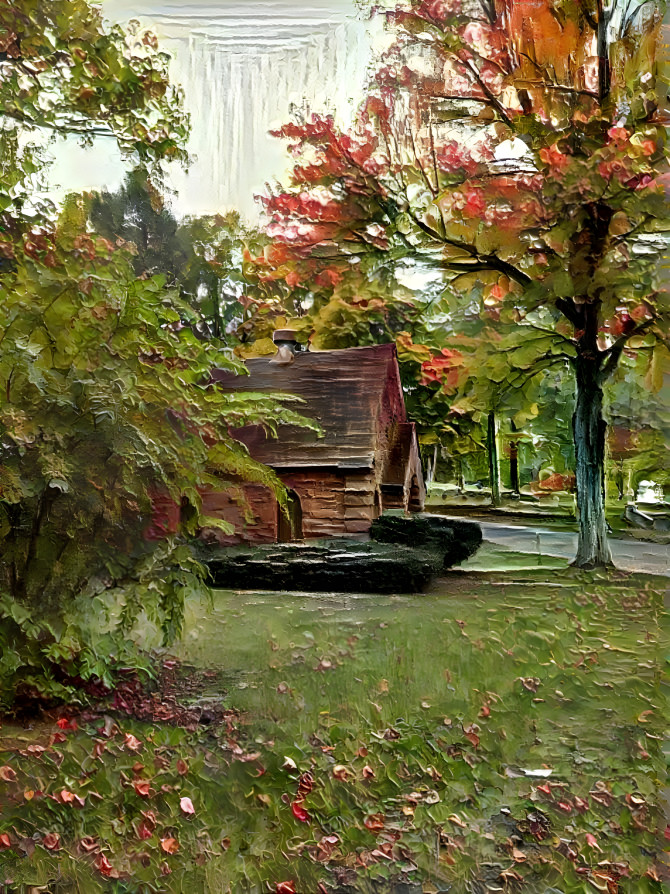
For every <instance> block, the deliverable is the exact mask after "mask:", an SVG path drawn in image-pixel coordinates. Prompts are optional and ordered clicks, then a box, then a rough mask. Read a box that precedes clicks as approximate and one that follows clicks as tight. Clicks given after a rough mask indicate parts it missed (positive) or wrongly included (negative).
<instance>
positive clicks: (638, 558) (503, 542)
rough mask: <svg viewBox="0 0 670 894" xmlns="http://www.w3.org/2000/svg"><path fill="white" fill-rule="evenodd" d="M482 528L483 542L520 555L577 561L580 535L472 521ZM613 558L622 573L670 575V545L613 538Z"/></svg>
mask: <svg viewBox="0 0 670 894" xmlns="http://www.w3.org/2000/svg"><path fill="white" fill-rule="evenodd" d="M475 520H476V521H477V522H478V524H480V525H481V526H482V532H483V534H484V539H485V540H488V541H489V542H490V543H495V544H497V545H498V546H505V547H507V548H508V549H512V550H516V552H520V553H536V554H537V553H539V554H541V555H543V556H555V557H556V558H559V559H574V557H575V553H576V551H577V535H576V534H573V533H571V532H569V531H550V530H548V529H547V528H540V527H534V526H533V527H526V526H522V525H504V524H499V523H497V522H485V521H479V520H478V519H473V521H475ZM610 549H611V550H612V558H613V559H614V564H615V565H616V566H617V568H621V569H622V570H623V571H642V572H645V573H646V574H661V575H670V544H667V543H644V542H643V541H641V540H618V539H616V538H613V537H612V538H610Z"/></svg>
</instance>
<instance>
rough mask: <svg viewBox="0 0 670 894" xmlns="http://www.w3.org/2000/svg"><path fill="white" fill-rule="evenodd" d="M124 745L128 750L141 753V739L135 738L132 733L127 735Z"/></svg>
mask: <svg viewBox="0 0 670 894" xmlns="http://www.w3.org/2000/svg"><path fill="white" fill-rule="evenodd" d="M123 744H124V745H125V746H126V748H129V749H130V750H131V751H141V750H142V743H141V742H140V740H139V739H137V738H136V737H135V736H133V734H132V733H126V735H125V738H124V741H123Z"/></svg>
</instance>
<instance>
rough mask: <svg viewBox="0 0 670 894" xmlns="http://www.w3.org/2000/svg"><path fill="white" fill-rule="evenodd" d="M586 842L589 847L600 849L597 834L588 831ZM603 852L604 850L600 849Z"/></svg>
mask: <svg viewBox="0 0 670 894" xmlns="http://www.w3.org/2000/svg"><path fill="white" fill-rule="evenodd" d="M586 843H587V844H588V846H589V847H592V848H595V850H597V851H600V847H599V845H598V841H597V839H596V836H595V835H592V834H591V833H590V832H587V833H586ZM600 852H601V853H602V851H600Z"/></svg>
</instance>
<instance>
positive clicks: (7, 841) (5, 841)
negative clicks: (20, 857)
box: [0, 832, 12, 851]
mask: <svg viewBox="0 0 670 894" xmlns="http://www.w3.org/2000/svg"><path fill="white" fill-rule="evenodd" d="M11 846H12V840H11V838H10V837H9V835H8V834H7V833H6V832H2V833H0V851H4V850H7V848H8V847H11Z"/></svg>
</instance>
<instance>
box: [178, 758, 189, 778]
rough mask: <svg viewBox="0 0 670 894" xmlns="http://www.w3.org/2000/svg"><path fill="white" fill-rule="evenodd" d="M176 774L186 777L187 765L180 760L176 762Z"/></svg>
mask: <svg viewBox="0 0 670 894" xmlns="http://www.w3.org/2000/svg"><path fill="white" fill-rule="evenodd" d="M177 773H179V775H180V776H186V774H187V773H188V764H187V763H186V761H185V760H182V759H181V758H179V760H178V761H177Z"/></svg>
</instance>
